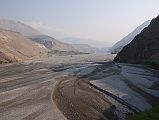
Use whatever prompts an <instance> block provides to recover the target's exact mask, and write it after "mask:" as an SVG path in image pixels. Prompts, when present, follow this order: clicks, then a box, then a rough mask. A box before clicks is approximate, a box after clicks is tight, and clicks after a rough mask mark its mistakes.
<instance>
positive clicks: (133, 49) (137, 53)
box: [114, 16, 159, 63]
mask: <svg viewBox="0 0 159 120" xmlns="http://www.w3.org/2000/svg"><path fill="white" fill-rule="evenodd" d="M114 61H115V62H125V63H144V62H146V61H156V62H159V16H158V17H157V18H155V19H153V20H152V21H151V23H150V25H149V26H148V27H146V28H145V29H144V30H142V31H141V33H140V34H138V35H137V36H136V37H135V38H134V40H133V41H132V42H130V43H129V44H128V45H126V46H125V47H124V48H123V49H122V51H121V52H119V53H118V54H117V56H116V57H115V58H114Z"/></svg>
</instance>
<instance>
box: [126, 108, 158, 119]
mask: <svg viewBox="0 0 159 120" xmlns="http://www.w3.org/2000/svg"><path fill="white" fill-rule="evenodd" d="M129 120H159V105H156V106H154V107H153V108H152V109H150V110H146V111H144V112H141V113H139V114H138V115H136V116H134V117H132V118H130V119H129Z"/></svg>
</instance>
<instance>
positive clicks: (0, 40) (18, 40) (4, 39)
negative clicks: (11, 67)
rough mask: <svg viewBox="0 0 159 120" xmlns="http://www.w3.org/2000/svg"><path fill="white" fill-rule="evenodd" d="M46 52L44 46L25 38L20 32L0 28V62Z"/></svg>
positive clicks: (36, 55) (19, 59) (35, 55)
mask: <svg viewBox="0 0 159 120" xmlns="http://www.w3.org/2000/svg"><path fill="white" fill-rule="evenodd" d="M46 52H47V49H46V48H45V47H44V46H42V45H40V44H37V43H34V42H32V41H30V40H28V39H26V38H25V37H24V36H22V35H21V34H20V33H17V32H13V31H8V30H0V61H1V63H3V62H14V61H21V60H26V59H31V58H35V57H41V56H43V55H44V53H46Z"/></svg>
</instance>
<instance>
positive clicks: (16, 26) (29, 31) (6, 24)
mask: <svg viewBox="0 0 159 120" xmlns="http://www.w3.org/2000/svg"><path fill="white" fill-rule="evenodd" d="M0 29H5V30H11V31H15V32H20V33H21V34H22V35H24V36H32V35H40V34H41V33H40V32H39V31H38V30H35V29H34V28H32V27H30V26H29V25H26V24H24V23H22V22H19V21H15V20H4V19H1V20H0Z"/></svg>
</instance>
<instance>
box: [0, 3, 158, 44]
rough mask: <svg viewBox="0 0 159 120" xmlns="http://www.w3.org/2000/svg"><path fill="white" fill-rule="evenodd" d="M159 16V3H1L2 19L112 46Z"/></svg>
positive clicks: (47, 31) (43, 30) (57, 34)
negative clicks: (17, 21) (103, 42)
mask: <svg viewBox="0 0 159 120" xmlns="http://www.w3.org/2000/svg"><path fill="white" fill-rule="evenodd" d="M158 14H159V0H0V18H3V19H14V20H19V21H22V22H25V23H28V24H30V25H32V26H34V27H35V28H38V29H39V30H41V31H42V32H44V33H47V34H51V35H52V36H55V37H59V38H60V37H79V38H86V39H93V40H98V41H105V42H108V43H109V44H108V45H112V44H114V43H115V42H117V41H119V40H120V39H121V38H123V37H124V36H125V35H127V34H128V33H129V32H131V31H132V30H133V29H134V28H136V27H137V26H139V25H140V24H142V23H143V22H145V21H146V20H149V19H152V18H154V17H156V16H157V15H158Z"/></svg>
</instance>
